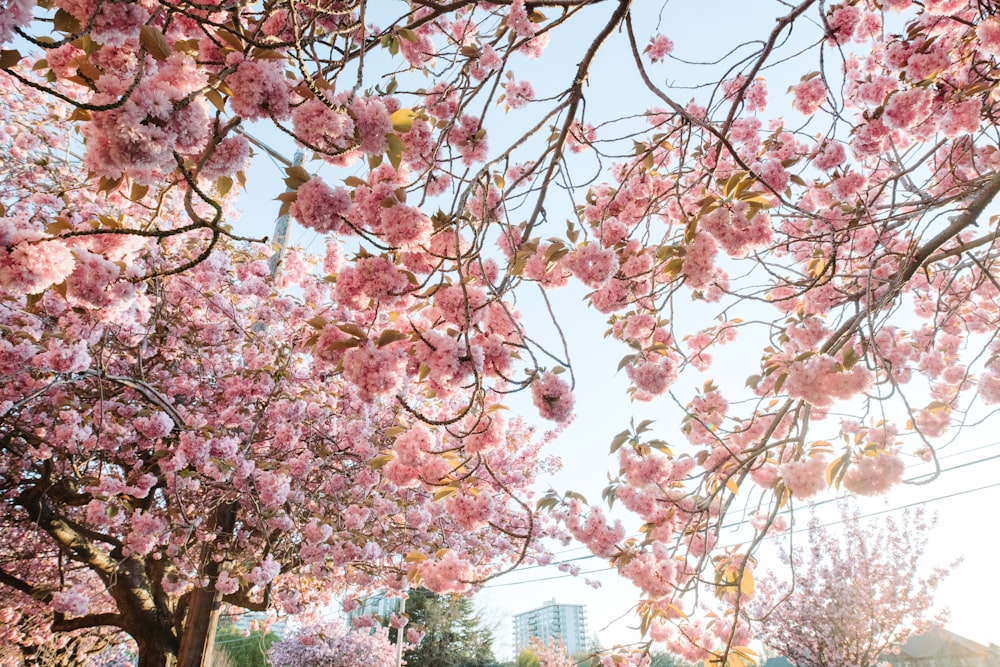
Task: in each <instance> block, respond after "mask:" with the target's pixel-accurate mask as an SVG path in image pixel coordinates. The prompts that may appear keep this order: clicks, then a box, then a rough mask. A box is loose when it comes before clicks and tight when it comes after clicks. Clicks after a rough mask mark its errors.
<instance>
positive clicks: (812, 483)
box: [779, 456, 826, 500]
mask: <svg viewBox="0 0 1000 667" xmlns="http://www.w3.org/2000/svg"><path fill="white" fill-rule="evenodd" d="M779 471H780V472H781V479H782V480H783V481H784V482H785V486H786V487H787V488H788V490H789V491H790V492H791V493H792V495H793V496H795V497H796V498H799V499H800V500H801V499H803V498H809V497H811V496H815V495H816V494H817V493H819V492H820V491H822V490H823V489H825V488H826V477H825V475H826V459H825V458H824V457H822V456H813V457H810V458H806V459H804V460H801V461H789V462H788V463H784V464H782V465H781V466H780V467H779Z"/></svg>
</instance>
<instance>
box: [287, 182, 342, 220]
mask: <svg viewBox="0 0 1000 667" xmlns="http://www.w3.org/2000/svg"><path fill="white" fill-rule="evenodd" d="M350 208H351V195H350V193H348V192H347V190H345V189H344V188H337V189H333V188H331V187H330V186H329V185H327V184H326V182H325V181H324V180H323V179H321V178H319V177H313V178H310V179H309V180H308V181H306V182H305V183H303V184H302V185H300V186H299V189H298V190H297V191H296V198H295V201H293V202H292V205H291V207H290V208H289V213H290V214H291V216H292V217H293V218H295V219H296V220H298V222H299V223H300V224H302V226H304V227H308V228H309V229H312V230H315V231H317V232H319V233H320V234H341V233H345V232H346V231H348V230H349V229H350V228H349V227H348V226H347V223H346V220H347V216H348V212H349V211H350Z"/></svg>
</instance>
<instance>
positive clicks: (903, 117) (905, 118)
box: [883, 88, 934, 129]
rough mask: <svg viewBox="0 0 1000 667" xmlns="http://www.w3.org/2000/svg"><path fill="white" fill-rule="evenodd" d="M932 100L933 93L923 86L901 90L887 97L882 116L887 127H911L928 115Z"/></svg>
mask: <svg viewBox="0 0 1000 667" xmlns="http://www.w3.org/2000/svg"><path fill="white" fill-rule="evenodd" d="M933 101H934V94H933V93H932V92H931V91H930V90H927V89H925V88H914V89H912V90H901V91H899V92H897V93H896V94H894V95H893V96H892V97H890V98H889V101H888V102H887V103H886V105H885V112H884V113H883V118H885V119H886V124H887V125H889V127H893V128H901V129H906V128H910V127H913V126H914V125H916V124H917V123H920V122H921V121H923V120H925V119H926V118H927V117H928V116H929V115H930V113H931V103H932V102H933Z"/></svg>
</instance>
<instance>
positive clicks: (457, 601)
mask: <svg viewBox="0 0 1000 667" xmlns="http://www.w3.org/2000/svg"><path fill="white" fill-rule="evenodd" d="M406 615H407V617H408V618H409V623H408V626H407V627H408V629H410V630H415V631H416V632H418V633H422V634H423V639H422V640H421V641H420V642H419V644H417V645H416V647H415V648H413V649H411V650H408V651H406V652H405V653H404V654H403V657H404V658H405V659H406V663H407V664H408V665H417V666H419V667H490V666H492V665H496V664H497V663H496V660H495V658H494V657H493V633H492V632H491V631H490V630H489V629H488V628H486V627H484V625H483V621H482V618H481V617H480V615H479V613H478V612H477V611H476V610H475V608H474V607H473V605H472V601H471V600H470V599H468V598H464V597H458V596H452V595H441V594H438V593H434V592H432V591H429V590H427V589H426V588H417V589H414V590H412V591H410V594H409V598H408V599H407V600H406ZM395 636H396V631H395V630H392V631H390V640H392V641H395Z"/></svg>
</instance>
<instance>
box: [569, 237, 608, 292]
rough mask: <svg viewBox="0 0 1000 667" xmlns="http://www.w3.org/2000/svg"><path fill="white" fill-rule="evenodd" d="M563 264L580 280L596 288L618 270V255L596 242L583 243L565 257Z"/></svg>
mask: <svg viewBox="0 0 1000 667" xmlns="http://www.w3.org/2000/svg"><path fill="white" fill-rule="evenodd" d="M565 264H566V268H567V269H569V270H570V271H571V272H572V273H573V275H574V276H576V277H577V279H578V280H580V282H582V283H583V284H584V285H586V286H588V287H591V288H594V289H596V288H598V287H600V286H601V285H603V284H604V283H606V282H607V281H608V280H609V279H610V278H611V277H612V276H613V275H614V274H615V272H616V271H618V255H617V253H615V251H614V250H611V249H609V248H602V247H601V246H600V245H599V244H597V243H585V244H583V245H581V246H579V247H578V248H576V249H575V250H573V251H572V252H571V253H570V254H569V255H568V256H567V257H566V260H565Z"/></svg>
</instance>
